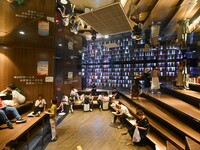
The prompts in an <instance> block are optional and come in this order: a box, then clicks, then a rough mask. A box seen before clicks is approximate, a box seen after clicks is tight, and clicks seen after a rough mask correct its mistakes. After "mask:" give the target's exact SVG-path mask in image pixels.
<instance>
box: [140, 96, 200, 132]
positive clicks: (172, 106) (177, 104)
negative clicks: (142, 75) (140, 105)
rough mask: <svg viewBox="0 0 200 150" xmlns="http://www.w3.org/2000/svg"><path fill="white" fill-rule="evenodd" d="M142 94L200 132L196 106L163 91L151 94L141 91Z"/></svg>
mask: <svg viewBox="0 0 200 150" xmlns="http://www.w3.org/2000/svg"><path fill="white" fill-rule="evenodd" d="M143 96H144V97H145V98H146V99H149V100H150V101H152V102H154V103H155V104H157V105H159V106H162V108H164V109H165V110H168V111H169V112H171V113H172V114H174V115H175V116H176V117H177V118H179V119H180V120H182V121H183V122H184V123H185V124H187V125H188V126H190V127H192V128H194V129H195V130H197V131H199V132H200V128H199V126H200V111H199V109H198V108H196V107H194V106H192V105H190V104H188V103H186V102H184V101H181V100H180V99H178V98H176V97H174V96H171V95H167V94H164V93H161V94H151V93H147V92H143Z"/></svg>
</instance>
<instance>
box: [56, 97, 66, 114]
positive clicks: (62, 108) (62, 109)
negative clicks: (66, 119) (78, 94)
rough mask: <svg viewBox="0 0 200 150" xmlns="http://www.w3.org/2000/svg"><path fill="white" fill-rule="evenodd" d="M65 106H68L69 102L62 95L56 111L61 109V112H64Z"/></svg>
mask: <svg viewBox="0 0 200 150" xmlns="http://www.w3.org/2000/svg"><path fill="white" fill-rule="evenodd" d="M65 105H67V106H68V105H69V100H68V97H67V96H66V95H65V94H62V101H61V103H60V105H59V106H58V108H57V110H59V109H60V108H61V112H64V106H65Z"/></svg>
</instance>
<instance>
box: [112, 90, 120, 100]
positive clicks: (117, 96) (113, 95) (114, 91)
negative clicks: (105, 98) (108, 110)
mask: <svg viewBox="0 0 200 150" xmlns="http://www.w3.org/2000/svg"><path fill="white" fill-rule="evenodd" d="M118 98H119V95H118V91H117V89H116V88H114V89H113V91H112V99H114V100H115V99H118Z"/></svg>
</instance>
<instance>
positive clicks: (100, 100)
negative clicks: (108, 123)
mask: <svg viewBox="0 0 200 150" xmlns="http://www.w3.org/2000/svg"><path fill="white" fill-rule="evenodd" d="M103 101H104V93H101V94H100V95H99V96H98V98H97V103H98V104H99V110H102V108H103Z"/></svg>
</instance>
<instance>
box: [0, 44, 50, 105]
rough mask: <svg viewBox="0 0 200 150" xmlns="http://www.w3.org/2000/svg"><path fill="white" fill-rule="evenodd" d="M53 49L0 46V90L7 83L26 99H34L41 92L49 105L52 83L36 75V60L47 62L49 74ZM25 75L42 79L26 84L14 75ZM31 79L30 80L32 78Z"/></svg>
mask: <svg viewBox="0 0 200 150" xmlns="http://www.w3.org/2000/svg"><path fill="white" fill-rule="evenodd" d="M53 56H54V49H41V48H31V47H7V48H5V47H3V46H2V47H0V64H1V65H0V66H1V71H0V90H3V89H4V88H6V86H7V85H8V84H9V83H13V84H14V85H15V86H17V87H19V88H20V89H21V90H22V93H23V94H24V95H25V96H26V98H27V100H36V98H37V96H38V94H42V95H43V96H44V98H45V99H46V101H47V103H48V106H50V101H51V98H53V83H46V82H45V81H44V79H45V77H44V76H37V75H36V73H37V61H39V60H46V61H48V63H49V68H48V69H49V71H48V72H49V76H53V75H54V74H53V72H54V69H53V68H54V60H53ZM16 76H17V77H18V76H25V77H26V79H27V78H29V77H30V76H34V79H42V80H43V81H42V84H30V85H29V84H28V85H27V84H26V82H21V81H20V79H16V78H14V77H16ZM34 79H32V80H34Z"/></svg>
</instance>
